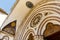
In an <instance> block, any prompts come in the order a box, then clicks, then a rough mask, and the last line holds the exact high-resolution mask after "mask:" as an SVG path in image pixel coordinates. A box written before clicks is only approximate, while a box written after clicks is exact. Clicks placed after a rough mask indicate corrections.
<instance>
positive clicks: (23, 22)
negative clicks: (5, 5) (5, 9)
mask: <svg viewBox="0 0 60 40" xmlns="http://www.w3.org/2000/svg"><path fill="white" fill-rule="evenodd" d="M2 34H5V35H4V37H6V39H5V40H60V0H17V2H16V3H15V5H14V6H13V8H12V11H11V14H9V15H8V17H7V18H6V20H5V22H4V23H3V25H2V28H1V35H2Z"/></svg>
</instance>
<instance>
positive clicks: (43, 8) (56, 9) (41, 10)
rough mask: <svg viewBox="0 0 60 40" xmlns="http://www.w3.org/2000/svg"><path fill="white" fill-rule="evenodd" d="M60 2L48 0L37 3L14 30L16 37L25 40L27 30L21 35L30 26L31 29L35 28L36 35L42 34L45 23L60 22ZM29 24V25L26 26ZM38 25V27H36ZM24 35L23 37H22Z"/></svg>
mask: <svg viewBox="0 0 60 40" xmlns="http://www.w3.org/2000/svg"><path fill="white" fill-rule="evenodd" d="M59 15H60V2H58V1H50V2H46V3H44V4H41V5H40V4H38V5H37V6H36V7H35V8H34V9H32V10H31V11H30V12H29V14H28V16H26V19H25V21H24V22H23V24H22V25H20V27H19V28H18V30H17V32H16V34H17V35H16V37H17V36H18V35H19V36H20V37H18V38H17V39H18V40H20V39H21V38H22V39H21V40H25V39H26V37H28V35H29V32H28V33H26V34H25V36H24V35H23V34H24V33H25V31H26V30H27V29H28V28H27V27H30V28H32V29H34V28H37V30H36V31H37V35H39V36H41V35H43V32H44V30H45V29H46V24H47V23H49V22H51V23H53V24H56V22H57V24H60V21H59V20H60V16H59ZM28 25H29V26H28ZM44 25H45V26H44ZM37 26H38V27H37ZM22 36H24V37H22Z"/></svg>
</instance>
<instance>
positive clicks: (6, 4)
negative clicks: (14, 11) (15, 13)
mask: <svg viewBox="0 0 60 40" xmlns="http://www.w3.org/2000/svg"><path fill="white" fill-rule="evenodd" d="M15 2H16V0H0V8H2V9H3V10H4V11H6V12H7V13H8V14H9V13H10V12H11V8H12V6H13V5H14V3H15Z"/></svg>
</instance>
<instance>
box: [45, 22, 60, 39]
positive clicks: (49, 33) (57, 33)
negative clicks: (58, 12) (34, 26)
mask: <svg viewBox="0 0 60 40" xmlns="http://www.w3.org/2000/svg"><path fill="white" fill-rule="evenodd" d="M44 40H60V25H58V24H53V23H51V22H49V23H48V24H47V25H46V30H45V31H44Z"/></svg>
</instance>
